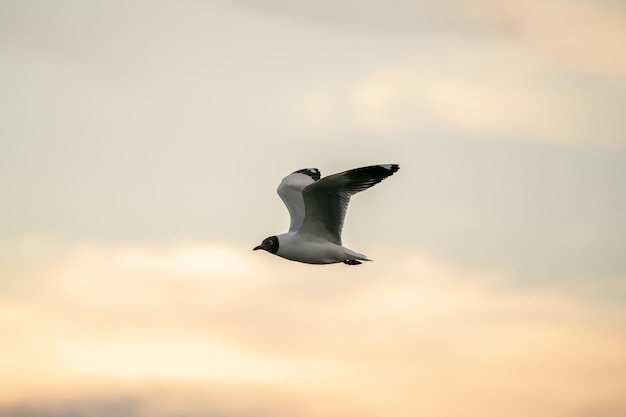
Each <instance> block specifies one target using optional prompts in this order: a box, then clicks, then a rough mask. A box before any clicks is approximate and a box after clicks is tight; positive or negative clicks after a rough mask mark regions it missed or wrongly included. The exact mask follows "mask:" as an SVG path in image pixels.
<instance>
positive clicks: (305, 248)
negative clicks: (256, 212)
mask: <svg viewBox="0 0 626 417" xmlns="http://www.w3.org/2000/svg"><path fill="white" fill-rule="evenodd" d="M276 237H277V238H278V244H279V245H278V252H276V255H278V256H280V257H282V258H285V259H289V260H291V261H297V262H304V263H307V264H334V263H337V262H343V261H348V260H351V259H358V260H361V261H370V260H371V259H368V258H367V256H365V255H362V254H360V253H356V252H354V251H352V250H350V249H348V248H344V247H343V246H341V245H337V244H335V243H332V242H329V241H328V240H326V239H323V238H319V237H315V236H306V235H305V236H302V235H300V234H298V233H295V232H289V233H283V234H282V235H278V236H276Z"/></svg>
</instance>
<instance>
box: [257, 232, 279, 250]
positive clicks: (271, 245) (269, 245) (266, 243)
mask: <svg viewBox="0 0 626 417" xmlns="http://www.w3.org/2000/svg"><path fill="white" fill-rule="evenodd" d="M257 249H263V250H264V251H267V252H269V253H273V254H276V252H278V238H277V237H276V236H270V237H267V238H265V239H263V242H261V244H260V245H259V246H257V247H255V248H254V249H252V250H257Z"/></svg>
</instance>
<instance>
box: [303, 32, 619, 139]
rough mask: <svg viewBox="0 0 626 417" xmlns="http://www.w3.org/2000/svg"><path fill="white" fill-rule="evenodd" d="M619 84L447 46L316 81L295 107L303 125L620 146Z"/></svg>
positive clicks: (517, 54) (503, 52)
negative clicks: (346, 77) (348, 78)
mask: <svg viewBox="0 0 626 417" xmlns="http://www.w3.org/2000/svg"><path fill="white" fill-rule="evenodd" d="M615 88H617V89H618V90H619V89H620V88H621V87H619V86H618V85H615V84H613V83H612V82H604V81H599V80H596V81H594V82H593V83H591V85H590V84H589V80H588V79H587V80H586V79H585V77H580V76H578V75H576V74H574V73H572V72H571V70H569V69H567V68H564V67H559V66H558V65H556V66H555V65H546V63H545V62H543V61H542V60H541V59H538V58H537V57H536V56H533V55H528V54H526V53H523V52H521V51H516V50H512V49H510V48H509V47H508V46H502V45H497V44H490V45H489V44H488V45H483V46H482V47H477V46H473V47H469V46H467V47H458V46H455V47H449V45H448V46H445V45H444V46H443V50H442V51H440V52H438V53H437V58H436V59H434V60H432V61H428V60H423V59H418V60H414V61H413V62H410V61H409V62H405V63H396V64H394V65H392V66H389V67H388V68H387V69H386V70H384V69H383V70H376V71H372V72H371V73H370V74H364V75H363V76H362V77H360V78H358V79H356V80H354V81H353V82H352V84H349V85H347V86H346V85H343V86H338V85H334V86H333V85H318V86H314V87H311V88H310V89H309V90H306V91H304V92H303V93H302V95H301V97H300V101H299V102H298V105H297V106H296V108H298V109H299V111H300V114H301V115H302V117H301V120H303V121H304V123H305V126H306V127H307V128H308V129H315V130H317V131H319V130H323V129H324V127H326V130H332V129H337V128H338V127H339V128H341V127H342V126H344V128H345V126H346V125H350V124H352V125H353V127H355V128H356V129H360V130H362V131H369V132H377V133H380V134H395V135H398V134H410V133H413V132H420V131H429V130H432V129H437V128H439V129H441V128H444V129H453V130H456V131H459V132H463V133H464V134H469V135H470V136H473V137H477V136H483V137H486V138H491V139H495V138H502V137H514V138H520V137H526V138H533V139H535V140H542V141H552V142H557V143H561V144H569V145H572V144H574V145H581V144H585V145H587V146H589V145H592V146H600V147H604V146H615V145H617V146H621V145H623V137H624V135H623V133H624V132H625V131H626V124H625V122H624V121H623V118H622V117H620V115H619V111H618V109H620V108H622V107H623V106H622V104H623V98H621V97H620V96H619V95H618V94H615V91H616V90H615Z"/></svg>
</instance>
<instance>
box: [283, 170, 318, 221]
mask: <svg viewBox="0 0 626 417" xmlns="http://www.w3.org/2000/svg"><path fill="white" fill-rule="evenodd" d="M319 179H320V171H319V170H318V169H317V168H304V169H300V170H298V171H295V172H293V173H291V174H289V175H287V176H286V177H285V178H283V180H282V181H281V183H280V185H279V186H278V189H277V190H276V191H277V192H278V195H279V196H280V198H281V200H283V203H285V206H286V207H287V211H289V217H290V218H291V221H290V224H289V231H290V232H296V231H298V229H299V228H300V226H301V225H302V222H303V221H304V214H305V208H304V199H303V197H302V190H303V189H304V188H305V187H307V186H308V185H310V184H312V183H314V182H315V181H317V180H319Z"/></svg>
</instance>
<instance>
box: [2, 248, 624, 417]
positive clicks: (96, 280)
mask: <svg viewBox="0 0 626 417" xmlns="http://www.w3.org/2000/svg"><path fill="white" fill-rule="evenodd" d="M18 246H20V245H12V244H8V243H6V242H5V243H4V245H3V246H2V247H3V249H2V250H3V252H4V253H5V254H7V253H9V252H11V253H12V254H13V255H15V256H13V257H11V258H8V259H12V260H9V261H8V262H7V263H6V264H5V265H4V266H3V269H4V270H3V273H6V272H10V273H11V275H12V276H17V275H19V276H20V282H18V283H15V282H14V283H13V288H12V291H10V292H8V291H7V292H4V295H3V296H2V298H0V330H1V332H0V335H2V336H0V337H1V338H2V339H1V340H0V342H1V343H2V346H3V355H2V356H1V357H0V388H1V389H0V392H2V394H1V396H0V404H4V408H3V410H4V411H0V415H3V416H19V415H24V414H20V412H23V411H24V410H31V411H32V410H33V409H34V410H39V411H37V412H40V414H41V415H57V414H54V410H59V409H66V410H67V409H73V410H79V411H80V410H90V411H89V412H90V413H91V414H89V415H99V414H97V413H98V412H102V413H104V411H102V410H105V411H106V410H108V409H109V408H110V407H112V406H113V405H115V404H118V403H116V401H118V402H119V401H120V399H124V398H126V399H130V400H129V401H131V403H130V405H129V404H126V403H123V404H126V406H128V407H130V408H129V410H126V411H127V413H126V415H132V416H135V415H136V416H144V415H146V416H147V415H150V416H159V415H171V414H172V413H173V414H189V415H206V414H207V413H210V412H215V413H218V411H219V413H222V414H226V415H256V414H255V413H257V414H260V415H268V414H269V415H273V416H283V415H284V416H294V415H297V416H319V415H335V416H350V415H362V416H386V415H394V416H401V417H402V416H407V417H408V416H414V415H416V414H425V415H438V416H458V415H480V416H501V415H507V416H520V417H521V416H528V415H533V416H572V417H573V416H580V415H592V414H593V412H594V410H595V411H597V410H603V412H605V413H614V414H615V415H617V414H619V413H620V412H623V411H624V410H626V403H625V402H624V401H623V399H622V396H621V393H622V389H623V386H624V384H625V383H626V354H625V353H624V352H626V336H625V335H624V334H623V322H624V320H625V319H626V310H625V309H624V308H623V307H622V306H620V305H610V304H607V305H604V304H601V303H600V302H599V301H589V300H581V299H575V298H569V297H565V296H561V295H559V294H554V293H541V292H533V291H530V290H514V289H513V288H511V287H510V285H509V283H508V280H507V277H506V273H505V272H503V271H491V272H488V273H482V274H476V273H469V272H467V271H463V270H458V269H455V268H452V267H450V266H446V265H444V264H442V263H440V262H438V261H436V260H433V259H430V258H429V257H428V256H425V255H424V254H420V253H404V254H401V255H398V254H391V253H389V254H384V253H382V252H381V255H380V256H379V258H380V259H383V260H382V261H378V262H373V263H371V264H368V265H365V266H360V267H358V268H357V267H355V268H349V267H346V266H344V265H334V266H326V267H312V266H310V265H301V264H297V263H289V262H286V261H283V260H280V259H278V258H275V257H271V256H269V255H267V256H264V255H265V254H261V256H256V255H259V254H252V253H251V251H249V250H248V249H249V248H246V249H243V248H238V247H228V246H223V245H216V244H208V243H203V242H185V243H176V244H172V245H165V246H146V245H123V246H114V245H112V246H105V245H93V244H90V245H72V246H63V245H56V246H54V245H52V246H50V245H49V244H46V243H43V244H42V243H38V244H36V242H35V243H32V242H31V243H26V244H22V245H21V248H19V247H18ZM52 247H56V249H54V251H55V252H56V253H57V256H55V257H53V258H46V257H45V254H46V253H49V252H50V250H51V249H52ZM42 288H43V289H45V290H44V291H41V289H42ZM112 404H113V405H112ZM29 407H30V408H29ZM64 407H65V408H64ZM68 407H69V408H68ZM20 410H22V411H20ZM98 410H100V411H98ZM3 413H4V414H3ZM46 413H48V414H46ZM168 413H169V414H168ZM219 413H218V414H219ZM238 413H239V414H238ZM264 413H265V414H264ZM83 414H87V411H84V412H83ZM31 415H32V414H31ZM36 415H39V414H36ZM102 415H104V414H102Z"/></svg>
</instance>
